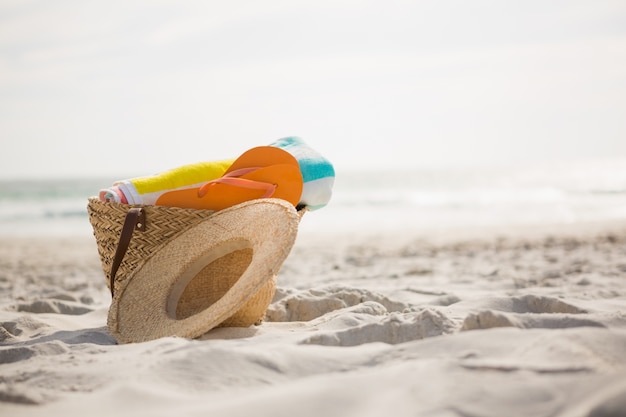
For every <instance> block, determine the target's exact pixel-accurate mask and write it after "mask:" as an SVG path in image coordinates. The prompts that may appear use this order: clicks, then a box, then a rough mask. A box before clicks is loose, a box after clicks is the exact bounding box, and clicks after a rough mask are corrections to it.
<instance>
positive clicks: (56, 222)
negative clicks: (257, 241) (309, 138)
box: [0, 159, 626, 237]
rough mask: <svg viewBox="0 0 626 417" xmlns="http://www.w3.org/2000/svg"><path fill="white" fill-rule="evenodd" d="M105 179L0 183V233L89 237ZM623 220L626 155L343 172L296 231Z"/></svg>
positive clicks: (381, 230)
mask: <svg viewBox="0 0 626 417" xmlns="http://www.w3.org/2000/svg"><path fill="white" fill-rule="evenodd" d="M111 182H112V179H111V178H92V179H41V180H19V181H15V180H14V181H6V180H5V181H0V236H3V237H5V236H90V235H91V226H90V224H89V221H88V217H87V210H86V205H87V198H88V197H89V196H94V195H97V193H98V190H99V189H100V188H104V187H106V186H108V185H110V184H111ZM607 220H626V159H622V160H611V161H595V162H584V163H577V164H562V165H555V164H551V165H549V166H547V165H546V166H543V167H541V166H534V167H517V168H510V167H505V168H498V169H495V168H491V169H477V168H473V169H438V170H435V169H430V170H426V169H423V170H418V169H416V170H406V171H383V170H381V171H363V172H342V170H341V169H340V168H339V167H337V178H336V183H335V188H334V194H333V198H332V200H331V202H330V204H329V205H328V206H327V207H325V208H323V209H320V210H317V211H313V212H310V213H307V215H306V216H305V218H304V219H303V222H302V223H301V227H300V232H301V233H324V232H325V231H328V230H333V231H334V232H342V233H352V232H368V231H371V232H376V233H384V232H387V231H406V232H407V233H410V232H420V231H424V232H427V231H429V230H433V229H452V230H453V229H455V228H463V227H482V226H486V227H493V226H496V227H497V226H503V227H506V226H507V225H514V226H523V225H541V224H570V223H576V222H595V221H607Z"/></svg>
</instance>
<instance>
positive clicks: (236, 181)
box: [198, 167, 276, 198]
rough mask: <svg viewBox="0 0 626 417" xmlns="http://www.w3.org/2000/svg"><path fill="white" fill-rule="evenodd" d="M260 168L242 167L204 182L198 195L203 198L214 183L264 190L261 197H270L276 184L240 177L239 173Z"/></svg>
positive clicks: (243, 173)
mask: <svg viewBox="0 0 626 417" xmlns="http://www.w3.org/2000/svg"><path fill="white" fill-rule="evenodd" d="M257 169H258V168H256V167H255V168H242V169H238V170H235V171H232V172H229V173H227V174H226V175H224V176H223V177H221V178H218V179H215V180H213V181H209V182H207V183H206V184H203V185H202V186H201V187H200V188H199V189H198V197H199V198H202V197H204V196H205V195H206V193H208V192H209V187H211V186H212V185H213V184H229V185H234V186H236V187H241V188H248V189H252V190H262V191H265V193H264V194H263V196H262V197H260V198H268V197H271V196H272V195H273V194H274V192H275V191H276V184H271V183H268V182H261V181H254V180H249V179H246V178H238V176H239V175H245V174H247V173H250V172H252V171H256V170H257Z"/></svg>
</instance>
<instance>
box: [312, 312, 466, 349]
mask: <svg viewBox="0 0 626 417" xmlns="http://www.w3.org/2000/svg"><path fill="white" fill-rule="evenodd" d="M376 304H377V303H375V302H371V301H368V302H366V303H363V305H362V306H361V307H360V306H355V307H352V308H347V309H344V310H342V311H341V312H335V313H333V315H334V317H333V318H332V319H331V320H328V321H327V322H323V319H324V317H321V318H319V319H318V320H317V322H318V323H315V322H314V323H311V325H312V326H314V327H315V328H316V329H317V330H318V331H317V332H316V334H315V335H312V336H310V337H308V338H306V339H304V340H303V341H301V343H302V344H314V345H323V346H357V345H362V344H365V343H374V342H379V343H389V344H398V343H404V342H410V341H413V340H419V339H424V338H427V337H434V336H441V335H442V334H448V333H452V332H453V331H454V329H455V328H456V324H455V323H454V322H453V321H452V320H451V319H450V318H448V317H447V316H446V315H445V314H443V313H442V312H441V311H438V310H434V309H424V310H421V311H418V312H410V313H391V314H384V313H383V314H378V315H370V316H369V317H364V316H363V315H362V313H361V314H360V311H357V310H356V309H357V308H359V307H360V310H362V309H363V308H366V307H367V306H372V307H375V305H376ZM375 310H376V309H375ZM377 311H378V312H379V313H380V311H383V312H385V310H384V307H383V306H382V305H380V304H378V309H377ZM337 321H339V322H340V325H337V323H336V322H337Z"/></svg>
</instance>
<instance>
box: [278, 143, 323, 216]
mask: <svg viewBox="0 0 626 417" xmlns="http://www.w3.org/2000/svg"><path fill="white" fill-rule="evenodd" d="M270 146H276V147H278V148H281V149H284V150H286V151H287V152H289V153H290V154H292V155H293V156H294V157H295V158H296V159H297V160H298V163H299V164H300V171H301V172H302V179H303V181H304V188H303V189H302V197H301V198H300V204H299V206H306V207H307V208H308V209H309V210H317V209H320V208H322V207H324V206H326V205H327V204H328V202H329V201H330V197H331V195H332V191H333V184H334V183H335V169H334V168H333V165H332V164H331V163H330V162H329V161H328V160H327V159H326V158H324V157H323V156H322V155H320V154H319V153H318V152H317V151H315V150H314V149H312V148H311V147H310V146H309V145H307V144H306V143H305V142H304V141H303V140H302V139H300V138H299V137H295V136H291V137H286V138H282V139H279V140H277V141H275V142H274V143H271V144H270Z"/></svg>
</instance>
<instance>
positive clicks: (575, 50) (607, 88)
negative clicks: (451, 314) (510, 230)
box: [0, 0, 626, 235]
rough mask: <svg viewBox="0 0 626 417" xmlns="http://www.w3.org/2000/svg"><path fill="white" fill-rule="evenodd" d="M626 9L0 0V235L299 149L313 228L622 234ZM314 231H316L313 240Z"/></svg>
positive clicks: (52, 229)
mask: <svg viewBox="0 0 626 417" xmlns="http://www.w3.org/2000/svg"><path fill="white" fill-rule="evenodd" d="M625 115H626V5H625V4H624V2H622V1H603V2H591V1H580V0H576V1H553V2H541V1H526V2H517V1H504V2H503V1H494V0H488V1H475V2H463V1H395V0H394V1H389V2H369V1H368V2H354V1H332V2H324V1H322V2H320V1H315V2H311V1H304V2H288V1H270V2H262V3H259V2H251V1H236V2H229V3H218V2H200V1H191V2H184V3H179V2H168V1H159V2H145V1H135V0H130V1H123V2H121V1H111V2H100V3H99V2H79V1H68V0H61V1H55V2H41V1H8V0H7V1H3V2H2V3H1V4H0V137H1V141H2V152H0V234H2V235H13V234H27V235H37V234H55V233H60V234H76V233H78V234H84V233H89V226H88V225H87V217H86V209H85V204H86V198H87V197H88V196H91V195H95V194H96V193H97V191H98V190H99V189H100V188H102V187H105V186H107V185H109V183H110V182H112V181H113V180H116V179H122V178H128V177H132V176H139V175H149V174H153V173H156V172H159V171H163V170H165V169H168V168H172V167H175V166H179V165H182V164H186V163H191V162H197V161H199V160H214V159H221V158H231V157H235V156H237V155H239V154H240V153H242V152H243V151H244V150H246V149H248V148H250V147H253V146H258V145H263V144H267V143H270V142H272V141H274V140H275V139H278V138H280V137H284V136H291V135H296V136H300V137H302V138H303V139H304V140H305V141H307V142H308V143H309V144H310V145H311V146H312V147H314V148H315V149H317V150H318V151H319V152H321V153H322V154H324V155H325V156H326V157H327V158H328V159H330V160H331V162H333V163H334V165H335V168H336V171H337V182H336V188H335V195H334V197H333V200H332V201H331V204H330V205H329V206H328V207H327V208H325V209H324V210H322V211H320V212H319V213H315V219H314V220H315V222H314V223H313V219H312V220H311V221H310V222H305V223H304V224H303V227H305V228H306V227H310V228H312V229H316V230H324V229H326V227H327V226H329V227H333V228H339V229H338V230H350V229H362V228H378V229H376V230H385V228H398V227H400V228H405V230H406V228H407V227H409V228H416V229H423V228H432V227H439V226H441V227H452V228H455V227H459V226H463V225H469V226H481V225H503V224H508V223H511V222H512V223H515V224H528V223H539V224H542V223H545V222H556V223H572V222H579V221H604V220H612V219H615V218H619V219H624V218H626V206H625V204H624V203H625V201H626V117H625ZM307 224H310V226H307Z"/></svg>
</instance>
